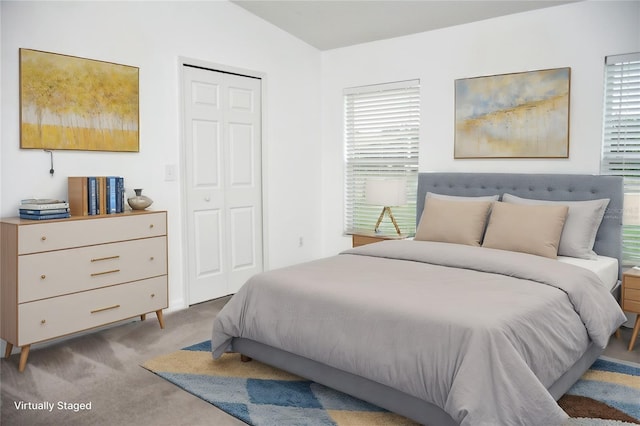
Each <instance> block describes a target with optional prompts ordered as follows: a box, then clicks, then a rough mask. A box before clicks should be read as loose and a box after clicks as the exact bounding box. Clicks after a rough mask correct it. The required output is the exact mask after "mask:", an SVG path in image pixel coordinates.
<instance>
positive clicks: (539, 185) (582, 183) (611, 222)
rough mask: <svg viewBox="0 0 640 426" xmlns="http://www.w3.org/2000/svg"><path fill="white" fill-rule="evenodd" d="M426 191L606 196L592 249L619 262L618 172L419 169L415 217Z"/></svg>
mask: <svg viewBox="0 0 640 426" xmlns="http://www.w3.org/2000/svg"><path fill="white" fill-rule="evenodd" d="M427 192H435V193H439V194H447V195H457V196H468V197H473V196H481V195H496V194H497V195H500V196H502V194H504V193H505V192H507V193H510V194H513V195H516V196H518V197H523V198H534V199H541V200H553V201H583V200H593V199H599V198H609V199H610V200H611V201H610V202H609V206H608V207H607V211H606V213H605V215H604V219H603V220H602V224H601V225H600V229H599V230H598V234H597V235H596V242H595V245H594V248H593V249H594V251H595V252H596V253H598V254H599V255H601V256H608V257H614V258H617V259H618V263H619V265H621V266H622V207H623V199H624V193H623V186H622V178H621V177H619V176H598V175H578V174H523V173H439V172H434V173H420V175H419V177H418V199H417V220H418V221H419V220H420V216H421V214H422V209H423V208H424V199H425V195H426V193H427Z"/></svg>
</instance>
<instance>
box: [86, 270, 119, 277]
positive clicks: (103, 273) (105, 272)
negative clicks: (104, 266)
mask: <svg viewBox="0 0 640 426" xmlns="http://www.w3.org/2000/svg"><path fill="white" fill-rule="evenodd" d="M115 272H120V269H112V270H111V271H104V272H94V273H93V274H91V276H92V277H97V276H98V275H106V274H113V273H115Z"/></svg>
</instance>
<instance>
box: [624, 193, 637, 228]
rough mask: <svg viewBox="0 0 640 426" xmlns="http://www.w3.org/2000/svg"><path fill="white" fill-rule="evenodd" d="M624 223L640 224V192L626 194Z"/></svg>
mask: <svg viewBox="0 0 640 426" xmlns="http://www.w3.org/2000/svg"><path fill="white" fill-rule="evenodd" d="M622 224H623V225H636V226H637V225H640V194H624V210H623V214H622Z"/></svg>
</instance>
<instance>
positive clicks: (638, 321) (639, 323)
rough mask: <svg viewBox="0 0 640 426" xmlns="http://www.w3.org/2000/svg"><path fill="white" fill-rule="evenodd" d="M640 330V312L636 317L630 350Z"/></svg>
mask: <svg viewBox="0 0 640 426" xmlns="http://www.w3.org/2000/svg"><path fill="white" fill-rule="evenodd" d="M639 331H640V314H638V316H637V317H636V324H635V325H634V326H633V333H632V334H631V341H630V342H629V350H630V351H632V350H633V345H635V344H636V338H637V337H638V332H639Z"/></svg>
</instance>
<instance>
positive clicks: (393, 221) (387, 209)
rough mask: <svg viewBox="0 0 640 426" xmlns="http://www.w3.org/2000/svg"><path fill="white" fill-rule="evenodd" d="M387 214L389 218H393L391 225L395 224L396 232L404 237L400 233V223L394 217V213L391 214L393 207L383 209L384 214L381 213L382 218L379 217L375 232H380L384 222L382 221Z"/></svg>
mask: <svg viewBox="0 0 640 426" xmlns="http://www.w3.org/2000/svg"><path fill="white" fill-rule="evenodd" d="M385 213H389V217H390V218H391V223H393V226H395V228H396V232H397V233H398V235H402V234H401V233H400V227H398V222H396V218H395V217H393V213H391V207H384V208H383V209H382V212H380V216H379V217H378V221H377V222H376V227H375V228H374V232H378V228H379V227H380V223H381V222H382V219H384V214H385Z"/></svg>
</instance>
